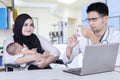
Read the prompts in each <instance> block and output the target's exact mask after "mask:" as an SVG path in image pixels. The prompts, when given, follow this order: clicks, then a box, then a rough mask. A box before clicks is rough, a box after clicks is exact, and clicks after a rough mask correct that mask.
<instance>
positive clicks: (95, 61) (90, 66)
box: [63, 43, 119, 75]
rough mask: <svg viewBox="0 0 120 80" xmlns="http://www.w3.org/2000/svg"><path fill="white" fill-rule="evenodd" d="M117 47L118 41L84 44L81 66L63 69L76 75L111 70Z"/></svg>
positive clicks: (113, 65) (114, 61)
mask: <svg viewBox="0 0 120 80" xmlns="http://www.w3.org/2000/svg"><path fill="white" fill-rule="evenodd" d="M118 48H119V43H109V44H101V45H89V46H86V48H85V54H84V56H83V65H82V68H69V69H64V70H63V71H64V72H68V73H72V74H76V75H89V74H96V73H102V72H108V71H113V70H114V67H115V63H116V58H117V54H118Z"/></svg>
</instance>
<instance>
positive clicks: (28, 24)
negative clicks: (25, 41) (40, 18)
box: [22, 19, 34, 36]
mask: <svg viewBox="0 0 120 80" xmlns="http://www.w3.org/2000/svg"><path fill="white" fill-rule="evenodd" d="M33 29H34V25H33V21H32V20H31V19H27V20H26V21H25V22H24V24H23V28H22V34H23V35H24V36H30V35H31V34H32V33H33Z"/></svg>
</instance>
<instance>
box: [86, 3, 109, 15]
mask: <svg viewBox="0 0 120 80" xmlns="http://www.w3.org/2000/svg"><path fill="white" fill-rule="evenodd" d="M91 11H96V12H98V13H99V14H100V15H102V16H108V15H109V10H108V6H107V5H106V4H105V3H102V2H95V3H92V4H90V5H89V6H88V8H87V10H86V12H87V13H89V12H91Z"/></svg>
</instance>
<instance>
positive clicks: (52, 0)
mask: <svg viewBox="0 0 120 80" xmlns="http://www.w3.org/2000/svg"><path fill="white" fill-rule="evenodd" d="M16 1H22V2H24V3H32V5H33V7H34V4H35V5H36V4H37V5H39V6H40V5H41V4H43V3H44V5H45V6H47V5H57V6H58V7H72V8H78V7H81V6H83V5H85V4H88V3H90V2H94V1H98V0H76V2H74V3H72V4H64V3H60V2H58V1H57V0H15V2H16ZM68 1H69V0H68ZM16 6H17V5H16ZM19 6H20V5H19Z"/></svg>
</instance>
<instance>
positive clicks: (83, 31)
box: [80, 26, 99, 44]
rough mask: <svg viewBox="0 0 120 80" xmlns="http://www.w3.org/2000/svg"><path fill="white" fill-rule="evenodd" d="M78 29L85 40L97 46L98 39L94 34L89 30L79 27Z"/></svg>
mask: <svg viewBox="0 0 120 80" xmlns="http://www.w3.org/2000/svg"><path fill="white" fill-rule="evenodd" d="M80 29H81V34H82V35H83V36H84V37H85V38H87V39H89V40H91V42H92V44H99V39H98V38H97V36H96V35H95V33H94V32H93V31H92V30H91V29H90V28H88V27H83V26H80Z"/></svg>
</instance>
